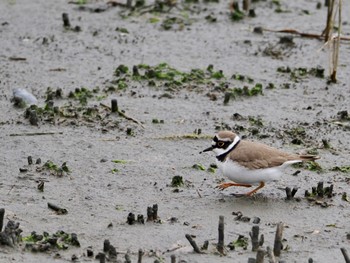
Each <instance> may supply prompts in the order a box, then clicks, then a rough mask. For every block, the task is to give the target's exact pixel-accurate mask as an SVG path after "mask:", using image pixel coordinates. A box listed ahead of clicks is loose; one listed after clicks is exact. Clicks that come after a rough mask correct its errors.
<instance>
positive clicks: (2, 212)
mask: <svg viewBox="0 0 350 263" xmlns="http://www.w3.org/2000/svg"><path fill="white" fill-rule="evenodd" d="M4 216H5V208H0V232H1V231H2V227H3V225H4Z"/></svg>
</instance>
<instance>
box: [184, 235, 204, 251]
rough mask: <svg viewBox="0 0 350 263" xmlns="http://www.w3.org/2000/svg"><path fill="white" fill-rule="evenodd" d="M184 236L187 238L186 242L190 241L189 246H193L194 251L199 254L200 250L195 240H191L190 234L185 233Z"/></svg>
mask: <svg viewBox="0 0 350 263" xmlns="http://www.w3.org/2000/svg"><path fill="white" fill-rule="evenodd" d="M186 238H187V240H188V242H190V244H191V246H192V247H193V250H194V252H196V253H199V254H201V253H202V251H201V250H200V249H199V247H198V246H197V243H196V241H194V240H193V238H192V237H191V235H190V234H186Z"/></svg>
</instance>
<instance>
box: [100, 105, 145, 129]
mask: <svg viewBox="0 0 350 263" xmlns="http://www.w3.org/2000/svg"><path fill="white" fill-rule="evenodd" d="M100 105H101V106H102V107H105V108H106V109H109V110H112V109H111V107H109V106H107V105H106V104H103V103H100ZM117 110H118V111H117V112H118V114H119V115H120V116H121V117H123V118H124V119H127V120H129V121H132V122H135V123H137V124H138V125H140V126H141V127H142V128H145V127H144V126H143V125H142V123H141V122H140V121H138V120H136V119H134V118H132V117H130V116H128V115H126V114H125V113H124V112H122V111H121V110H119V109H117Z"/></svg>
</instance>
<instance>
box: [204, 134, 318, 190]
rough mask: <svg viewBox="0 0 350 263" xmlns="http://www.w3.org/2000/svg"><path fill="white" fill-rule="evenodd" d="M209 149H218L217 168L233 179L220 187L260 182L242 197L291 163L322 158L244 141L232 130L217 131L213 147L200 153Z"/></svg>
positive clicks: (279, 175) (244, 185)
mask: <svg viewBox="0 0 350 263" xmlns="http://www.w3.org/2000/svg"><path fill="white" fill-rule="evenodd" d="M208 151H213V152H215V154H216V163H217V166H218V168H219V169H220V170H221V171H222V173H223V175H224V176H225V177H227V178H228V179H230V180H231V181H230V182H224V183H221V184H219V185H218V186H217V187H218V188H219V189H220V190H224V189H226V188H228V187H231V186H241V187H252V186H253V185H258V186H257V187H256V188H254V189H253V190H251V191H250V192H247V193H245V194H242V195H243V196H244V195H245V196H252V195H253V194H255V193H256V192H257V191H258V190H260V189H261V188H263V187H264V186H265V183H267V182H271V181H277V180H279V179H280V178H281V176H282V174H283V170H284V168H286V167H287V166H289V165H291V164H294V163H299V162H304V161H315V160H317V159H320V157H319V156H316V155H299V154H293V153H287V152H284V151H282V150H279V149H277V148H274V147H271V146H268V145H266V144H263V143H259V142H255V141H249V140H242V139H241V138H240V137H239V136H238V135H237V134H236V133H234V132H232V131H220V132H218V133H217V134H215V136H214V138H213V140H212V144H211V146H210V147H208V148H206V149H205V150H203V151H201V152H200V153H203V152H208ZM242 195H236V196H242Z"/></svg>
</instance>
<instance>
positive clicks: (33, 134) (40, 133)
mask: <svg viewBox="0 0 350 263" xmlns="http://www.w3.org/2000/svg"><path fill="white" fill-rule="evenodd" d="M54 134H63V132H25V133H11V134H10V136H36V135H54Z"/></svg>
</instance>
